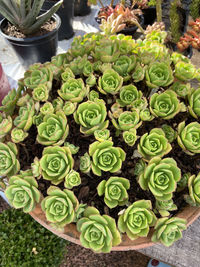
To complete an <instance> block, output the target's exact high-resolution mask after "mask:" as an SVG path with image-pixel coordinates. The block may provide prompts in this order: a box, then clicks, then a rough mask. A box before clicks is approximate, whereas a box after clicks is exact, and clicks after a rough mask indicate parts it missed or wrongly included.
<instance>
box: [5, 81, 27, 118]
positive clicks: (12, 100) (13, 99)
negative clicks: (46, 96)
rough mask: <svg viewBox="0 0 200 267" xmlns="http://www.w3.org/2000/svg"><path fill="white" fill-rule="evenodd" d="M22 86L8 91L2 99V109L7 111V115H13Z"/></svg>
mask: <svg viewBox="0 0 200 267" xmlns="http://www.w3.org/2000/svg"><path fill="white" fill-rule="evenodd" d="M22 88H23V87H22V86H19V87H18V89H17V91H16V90H15V89H13V90H11V91H9V92H8V94H7V95H6V96H5V97H4V99H3V100H2V106H0V111H2V112H5V113H6V114H7V115H10V116H12V114H13V112H14V110H15V106H16V103H17V101H18V99H19V97H20V96H21V90H22Z"/></svg>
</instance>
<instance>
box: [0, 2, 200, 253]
mask: <svg viewBox="0 0 200 267" xmlns="http://www.w3.org/2000/svg"><path fill="white" fill-rule="evenodd" d="M0 1H1V0H0ZM145 1H146V0H145ZM164 36H166V33H164V32H162V31H160V29H159V31H158V32H155V29H154V30H153V31H152V32H151V33H148V37H146V38H145V39H143V40H141V39H138V40H133V39H132V38H131V36H125V35H123V34H119V35H103V34H101V33H95V34H94V33H89V34H86V35H84V36H82V37H75V38H74V40H73V43H72V46H71V49H69V50H68V52H67V53H63V54H61V55H57V56H55V57H53V58H52V60H51V61H50V62H47V63H44V64H41V63H38V64H34V65H33V66H31V67H30V68H29V70H27V71H26V72H25V74H24V78H22V79H20V80H19V81H18V88H17V90H16V91H15V90H12V91H10V92H9V94H8V95H7V96H6V97H5V98H4V100H3V101H2V103H3V105H2V107H0V112H1V113H0V141H1V142H0V177H1V178H0V186H1V188H2V187H3V190H11V189H10V188H13V194H10V196H11V201H10V202H11V203H12V202H13V203H15V202H16V201H17V203H18V202H20V201H21V203H20V204H16V203H15V204H13V205H16V207H19V205H20V207H22V208H24V209H25V211H27V212H29V211H30V210H34V207H35V206H36V204H37V208H39V207H40V206H41V203H40V202H39V201H38V199H39V196H38V195H34V194H35V193H31V192H32V191H31V190H35V191H34V192H36V191H37V190H38V191H37V192H39V194H40V195H41V200H42V199H43V200H42V209H43V211H44V213H45V214H46V221H47V223H48V224H50V225H51V226H53V227H55V228H56V229H57V230H61V231H62V230H63V228H64V227H65V225H66V224H71V223H75V224H76V226H77V229H78V231H80V236H81V244H82V245H83V246H85V247H86V248H91V249H92V250H94V251H95V252H109V251H110V250H111V248H112V246H116V245H118V244H119V243H120V242H121V239H122V240H124V238H125V236H124V235H123V234H127V236H128V237H129V238H131V239H136V238H139V237H145V236H147V235H148V237H149V231H150V230H151V232H153V229H151V228H153V227H154V226H155V225H156V226H155V233H154V235H153V241H156V242H157V241H160V242H162V243H164V244H166V245H167V246H168V245H171V244H172V243H173V241H175V240H177V239H178V238H179V237H181V231H182V229H185V226H186V222H185V221H182V219H177V218H178V217H176V216H179V211H180V210H181V209H182V208H183V207H182V203H184V202H186V203H187V204H189V205H191V206H199V203H200V201H199V196H200V194H199V154H200V126H199V125H200V124H199V122H198V119H199V110H198V109H199V107H198V103H199V100H198V98H199V96H198V95H199V88H198V87H197V88H192V86H191V82H190V80H191V79H196V80H200V69H197V68H196V67H194V66H193V65H192V64H191V62H190V60H189V59H188V58H186V57H185V56H183V55H180V54H179V53H177V52H171V51H170V50H169V49H167V48H166V47H165V45H164ZM182 70H183V71H182ZM182 76H183V77H182ZM26 177H28V178H26ZM123 177H125V178H123ZM36 179H37V182H36ZM26 180H27V181H26ZM29 182H30V183H29ZM31 182H32V183H31ZM9 184H10V185H9ZM25 184H26V185H25ZM13 186H14V187H13ZM15 186H17V187H20V188H22V189H23V190H22V191H23V192H21V191H20V193H19V194H17V193H16V197H15V196H14V194H15V192H17V191H16V190H15V189H16V187H15ZM25 186H27V188H26V187H25ZM55 186H56V187H55ZM6 188H7V189H6ZM33 188H34V189H33ZM1 190H2V189H1ZM20 190H21V189H20ZM42 195H43V196H45V197H44V198H43V197H42ZM76 197H77V198H78V200H79V201H80V203H81V204H79V202H78V200H77V198H76ZM24 199H25V200H24ZM150 199H152V202H151V201H150ZM19 200H20V201H19ZM29 200H30V201H29ZM103 200H104V201H103ZM26 201H28V202H26ZM133 201H135V202H133ZM38 202H39V203H38ZM17 205H18V206H17ZM88 206H89V207H88ZM94 207H98V209H99V211H98V210H97V209H96V208H94ZM100 211H101V212H102V213H101V214H100ZM104 213H105V214H106V215H103V214H104ZM154 213H155V214H158V217H162V216H164V218H163V219H158V223H157V224H156V220H157V218H156V216H155V214H154ZM108 215H109V216H108ZM111 215H112V218H111V217H110V216H111ZM172 215H173V216H175V217H172ZM181 216H182V215H180V217H181ZM166 217H169V218H166ZM180 220H181V221H180ZM117 221H118V226H116V222H117ZM70 227H71V225H70V226H69V228H70ZM119 232H121V234H122V236H121V234H120V233H119Z"/></svg>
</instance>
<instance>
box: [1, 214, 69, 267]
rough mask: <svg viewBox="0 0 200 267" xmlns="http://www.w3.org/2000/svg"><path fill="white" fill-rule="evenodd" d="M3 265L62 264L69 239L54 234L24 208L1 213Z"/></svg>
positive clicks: (20, 266)
mask: <svg viewBox="0 0 200 267" xmlns="http://www.w3.org/2000/svg"><path fill="white" fill-rule="evenodd" d="M0 229H1V231H0V265H1V266H6V267H14V266H15V267H30V266H37V267H43V266H48V267H58V266H60V263H61V261H62V259H63V256H64V254H65V253H66V243H67V242H66V241H65V240H64V239H62V238H59V237H57V236H55V235H54V234H52V233H51V232H50V231H48V230H47V229H45V228H43V227H42V226H41V225H40V224H39V223H37V222H36V221H35V220H33V219H32V217H31V216H30V215H28V214H25V213H23V212H22V211H21V210H15V209H8V210H5V211H3V212H2V213H1V214H0Z"/></svg>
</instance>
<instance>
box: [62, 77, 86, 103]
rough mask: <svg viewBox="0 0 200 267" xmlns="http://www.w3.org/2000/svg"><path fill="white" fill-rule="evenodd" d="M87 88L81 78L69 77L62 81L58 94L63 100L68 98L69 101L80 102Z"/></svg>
mask: <svg viewBox="0 0 200 267" xmlns="http://www.w3.org/2000/svg"><path fill="white" fill-rule="evenodd" d="M87 91H88V88H87V87H85V84H84V82H83V80H82V79H81V78H79V79H75V78H69V79H67V81H66V82H64V83H63V85H62V86H61V89H60V90H58V94H59V96H60V97H61V98H62V99H64V100H65V101H68V100H70V101H71V102H78V103H79V102H81V101H82V100H83V98H84V97H85V96H86V94H87Z"/></svg>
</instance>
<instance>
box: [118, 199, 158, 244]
mask: <svg viewBox="0 0 200 267" xmlns="http://www.w3.org/2000/svg"><path fill="white" fill-rule="evenodd" d="M156 219H157V218H156V216H155V214H154V213H153V211H152V205H151V201H150V200H138V201H136V202H134V203H133V204H132V205H130V206H129V207H128V208H127V209H126V210H125V211H124V213H123V214H122V215H120V216H119V219H118V228H119V230H120V232H122V233H126V234H127V235H128V237H129V238H130V239H131V240H135V239H137V238H138V237H145V236H147V235H148V233H149V230H150V227H151V226H154V225H155V223H156Z"/></svg>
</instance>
